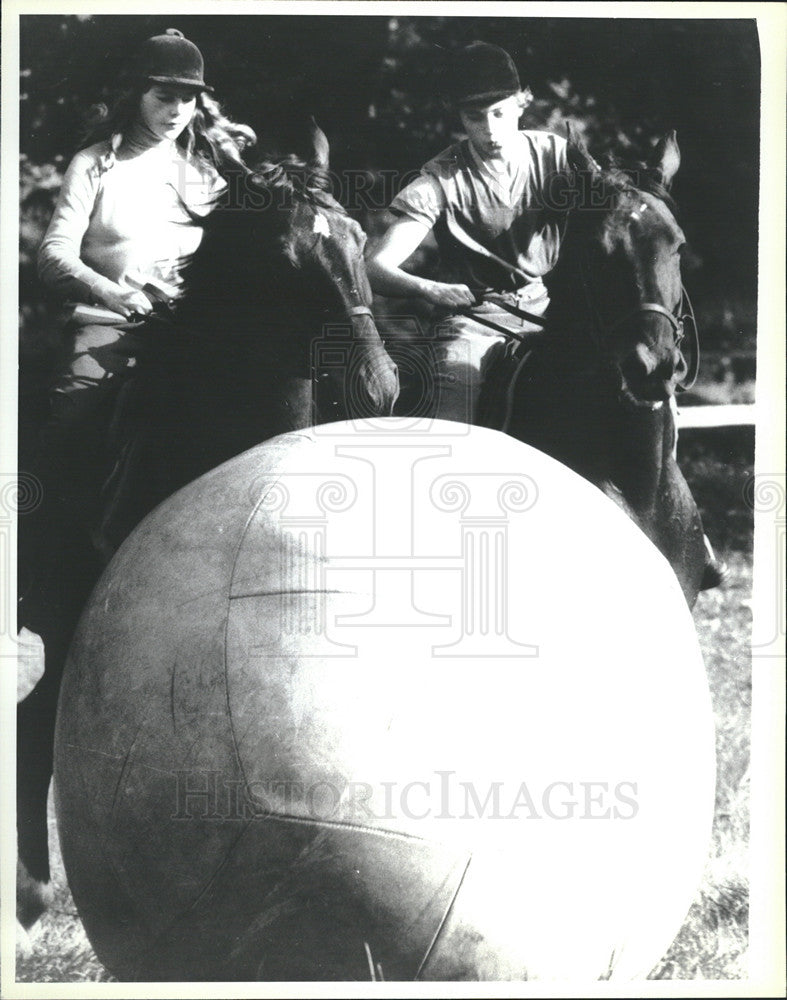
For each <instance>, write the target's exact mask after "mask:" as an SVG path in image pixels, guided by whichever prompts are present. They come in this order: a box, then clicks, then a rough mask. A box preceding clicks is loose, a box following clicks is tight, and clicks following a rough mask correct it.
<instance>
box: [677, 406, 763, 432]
mask: <svg viewBox="0 0 787 1000" xmlns="http://www.w3.org/2000/svg"><path fill="white" fill-rule="evenodd" d="M754 423H755V405H754V404H753V403H723V404H719V405H718V406H686V407H684V408H683V409H680V410H679V411H678V428H679V429H680V430H688V429H691V428H696V427H747V426H751V425H753V424H754Z"/></svg>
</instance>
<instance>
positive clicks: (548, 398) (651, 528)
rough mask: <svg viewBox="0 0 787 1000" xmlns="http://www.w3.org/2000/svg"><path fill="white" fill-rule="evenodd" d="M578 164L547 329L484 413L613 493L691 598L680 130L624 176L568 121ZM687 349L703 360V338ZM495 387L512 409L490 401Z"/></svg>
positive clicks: (568, 188) (693, 526)
mask: <svg viewBox="0 0 787 1000" xmlns="http://www.w3.org/2000/svg"><path fill="white" fill-rule="evenodd" d="M568 162H569V171H568V174H567V176H566V178H565V180H566V182H567V183H566V184H565V186H564V187H563V188H562V195H563V197H565V198H566V199H568V201H567V203H566V207H567V216H566V229H565V236H564V242H563V245H562V247H561V251H560V256H559V260H558V263H557V265H556V267H555V269H554V270H553V272H552V273H551V274H550V275H549V276H548V279H547V283H548V286H549V293H550V301H551V305H550V309H549V312H548V316H547V321H546V325H545V329H544V331H543V334H542V335H540V336H539V335H537V336H536V338H535V340H531V339H530V338H528V340H527V342H524V343H522V344H521V345H518V346H517V348H516V350H515V351H513V352H512V353H511V356H509V358H508V359H507V361H506V362H505V363H503V364H501V365H500V367H499V371H498V373H497V379H496V381H495V382H494V385H493V391H489V389H487V391H486V394H485V400H484V399H482V402H481V407H482V410H484V412H485V416H482V418H481V422H485V423H488V424H489V425H490V426H496V427H498V428H500V429H503V430H505V431H506V432H507V433H508V434H510V435H512V436H513V437H516V438H518V439H519V440H521V441H524V442H526V443H527V444H531V445H533V446H534V447H536V448H538V449H539V450H541V451H544V452H546V453H547V454H549V455H551V456H552V457H554V458H557V459H558V460H559V461H561V462H563V463H564V464H565V465H567V466H569V467H570V468H572V469H573V470H574V471H575V472H577V473H579V474H580V475H582V476H584V477H585V478H586V479H588V480H589V481H590V482H592V483H594V484H595V485H597V486H598V487H599V488H600V489H601V490H603V492H604V493H606V495H607V496H609V497H610V498H611V499H612V500H614V501H615V502H616V503H617V504H619V505H620V507H622V508H623V510H624V511H625V512H626V513H627V514H628V515H629V516H630V517H631V518H632V519H633V520H634V521H635V522H636V523H637V524H638V525H639V526H640V527H641V528H642V530H643V531H644V532H645V534H646V535H648V537H649V538H650V539H651V541H653V542H654V544H655V545H656V546H657V547H658V548H659V549H660V550H661V552H662V553H663V555H664V556H666V558H667V559H668V561H669V562H670V563H671V565H672V567H673V569H674V570H675V573H676V575H677V577H678V580H679V581H680V584H681V587H682V588H683V592H684V594H685V596H686V600H687V602H688V604H689V606H693V604H694V601H695V600H696V597H697V593H698V590H699V589H700V588H701V586H702V580H703V572H704V569H705V565H706V559H707V554H706V550H705V546H704V542H703V533H702V526H701V522H700V517H699V513H698V511H697V507H696V504H695V502H694V499H693V497H692V495H691V492H690V490H689V487H688V485H687V483H686V481H685V479H684V478H683V475H682V473H681V471H680V469H679V467H678V465H677V462H676V460H675V455H674V446H675V440H676V437H675V436H676V427H675V417H674V409H673V405H672V401H673V399H674V395H675V391H676V388H678V387H679V385H680V384H681V382H682V381H684V380H686V379H687V367H688V366H687V363H686V361H685V359H684V356H683V353H682V351H681V340H682V338H683V334H684V326H685V324H686V323H689V324H690V325H691V331H692V339H695V338H696V329H695V328H694V326H693V324H694V320H693V317H692V316H690V315H688V316H684V315H683V314H684V313H685V312H686V310H687V309H688V311H689V314H690V306H688V300H687V298H686V295H685V292H684V290H683V285H682V281H681V273H680V251H681V249H682V247H683V245H684V242H685V241H684V236H683V233H682V231H681V229H680V227H679V225H678V223H677V222H676V220H675V215H674V205H673V202H672V200H671V198H670V196H669V194H668V191H667V189H668V187H669V184H670V182H671V180H672V177H673V176H674V174H675V172H676V171H677V169H678V166H679V164H680V154H679V151H678V146H677V142H676V139H675V134H674V133H672V134H670V135H669V136H668V137H666V138H665V139H664V140H662V142H661V143H660V144H659V145H658V146H657V148H656V150H655V152H654V157H653V160H652V162H651V163H650V164H649V165H647V166H645V165H643V166H642V167H640V168H639V169H638V170H637V172H636V173H634V172H631V173H626V172H623V171H622V170H620V169H616V168H609V169H602V168H601V167H600V166H599V165H598V164H597V163H596V161H595V160H594V159H593V158H592V157H591V156H590V154H589V153H588V152H587V150H586V149H585V147H584V145H583V144H582V143H581V142H579V141H578V140H577V139H576V137H574V136H573V135H572V134H571V132H569V145H568ZM558 207H560V206H558ZM687 339H688V338H687ZM691 353H692V354H693V357H694V359H695V361H696V358H697V356H698V355H697V348H696V343H695V344H694V347H693V350H692V352H691ZM503 369H505V371H503ZM493 379H494V376H493ZM493 398H494V399H497V400H498V401H499V400H501V399H502V400H504V401H505V403H506V406H505V407H502V406H500V405H497V406H494V405H490V403H491V402H492V399H493ZM485 404H486V405H485ZM577 516H578V517H581V516H582V512H581V511H577Z"/></svg>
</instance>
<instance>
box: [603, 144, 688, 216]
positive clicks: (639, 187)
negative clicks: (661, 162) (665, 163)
mask: <svg viewBox="0 0 787 1000" xmlns="http://www.w3.org/2000/svg"><path fill="white" fill-rule="evenodd" d="M601 173H602V178H603V183H604V184H607V185H609V186H610V187H611V188H613V190H616V191H617V192H618V193H620V194H625V193H627V192H628V193H632V194H634V193H636V192H637V191H644V192H645V193H646V194H650V195H653V197H654V198H658V199H659V201H662V202H664V204H665V205H666V207H667V208H668V209H669V210H670V212H672V214H673V216H674V217H675V219H676V221H677V220H678V206H677V203H676V202H675V199H674V198H673V197H672V195H671V194H670V192H669V191H668V189H667V188H666V187H665V185H664V184H663V183H662V181H661V179H660V178H659V172H658V171H656V170H654V169H653V168H652V167H649V166H648V165H647V164H646V163H645V162H644V161H642V160H637V161H635V162H633V163H628V164H623V163H622V162H621V161H620V160H619V159H618V158H617V157H616V156H614V155H612V154H610V155H609V156H608V157H607V158H606V160H605V163H604V165H603V166H602V168H601Z"/></svg>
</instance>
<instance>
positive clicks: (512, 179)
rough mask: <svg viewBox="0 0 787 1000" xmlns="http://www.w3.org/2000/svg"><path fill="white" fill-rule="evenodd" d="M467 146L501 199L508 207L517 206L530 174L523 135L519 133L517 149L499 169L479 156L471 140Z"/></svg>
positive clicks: (479, 168)
mask: <svg viewBox="0 0 787 1000" xmlns="http://www.w3.org/2000/svg"><path fill="white" fill-rule="evenodd" d="M467 145H468V147H469V149H470V156H471V157H472V159H473V162H474V163H475V165H476V167H477V168H478V170H479V171H480V172H481V174H482V175H483V176H484V177H485V179H486V180H487V181H488V182H489V183H490V185H491V186H492V187H494V189H495V190H496V192H497V194H498V196H499V197H500V199H501V200H502V201H503V202H505V203H506V204H508V205H514V204H516V203H517V202H518V201H519V200H520V198H521V196H522V190H523V188H524V185H525V180H526V178H527V174H528V160H527V154H528V150H527V143H526V141H525V137H524V136H523V135H522V133H521V132H518V133H517V143H516V147H515V149H514V151H513V153H512V155H511V156H510V157H507V158H506V159H505V160H502V161H501V166H500V168H499V169H497V168H495V167H493V166H492V165H491V164H492V163H493V162H495V161H487V160H484V159H483V157H481V156H479V155H478V153H477V152H476V151H475V149H474V148H473V144H472V143H471V142H470V141H469V140H467Z"/></svg>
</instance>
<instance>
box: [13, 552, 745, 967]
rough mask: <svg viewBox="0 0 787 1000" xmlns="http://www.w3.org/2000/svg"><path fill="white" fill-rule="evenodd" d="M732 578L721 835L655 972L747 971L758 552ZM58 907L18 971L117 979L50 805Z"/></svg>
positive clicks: (715, 630) (705, 601)
mask: <svg viewBox="0 0 787 1000" xmlns="http://www.w3.org/2000/svg"><path fill="white" fill-rule="evenodd" d="M725 555H726V557H727V559H728V561H729V563H730V568H731V571H732V580H731V582H730V584H729V586H728V587H727V588H726V589H725V590H724V591H711V592H707V593H705V594H702V595H700V599H699V601H698V604H697V608H696V610H695V620H696V623H697V630H698V633H699V637H700V643H701V646H702V649H703V654H704V657H705V663H706V666H707V669H708V675H709V680H710V686H711V692H712V697H713V706H714V712H715V718H716V748H717V764H718V778H717V788H716V813H715V818H714V824H713V843H712V847H711V851H710V857H709V860H708V864H707V868H706V871H705V876H704V879H703V882H702V885H701V887H700V890H699V892H698V894H697V897H696V899H695V902H694V904H693V905H692V908H691V910H690V912H689V914H688V916H687V919H686V921H685V923H684V926H683V928H682V929H681V931H680V934H679V935H678V937H677V938H676V939H675V942H674V943H673V945H672V947H671V948H670V950H669V952H668V953H667V955H666V956H665V957H664V958H663V959H662V961H661V962H660V963H659V965H658V966H657V967H656V968H655V969H654V970H653V972H652V973H651V976H650V978H652V979H684V980H685V979H738V978H745V977H746V974H747V970H746V952H747V944H748V878H747V869H748V855H747V850H748V823H749V808H748V760H749V713H750V694H751V687H750V679H751V674H750V659H749V649H748V643H749V633H750V619H751V612H750V605H749V601H750V597H751V558H750V556H749V555H748V554H746V553H742V552H735V551H731V552H727V553H725ZM50 843H51V850H52V859H53V884H54V889H55V902H54V906H53V908H52V909H51V911H50V912H49V913H47V914H46V915H45V916H44V917H43V918H42V919H41V921H39V924H38V925H37V926H36V928H35V929H34V932H33V935H32V940H31V942H30V944H31V948H30V951H29V953H28V954H27V955H23V954H22V953H21V952H18V958H17V979H18V980H19V981H20V982H28V983H55V982H59V983H64V982H112V981H113V980H112V978H111V977H110V976H109V975H108V973H107V972H106V971H105V970H104V969H103V967H102V966H101V964H100V963H99V962H98V960H97V959H96V957H95V955H94V954H93V952H92V949H91V948H90V944H89V943H88V941H87V938H86V937H85V933H84V931H83V929H82V925H81V923H80V921H79V917H78V916H77V913H76V908H75V906H74V903H73V900H72V899H71V895H70V893H69V891H68V886H67V884H66V880H65V873H64V871H63V865H62V861H61V858H60V853H59V850H58V846H57V835H56V830H55V825H54V815H53V813H52V811H51V809H50Z"/></svg>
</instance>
